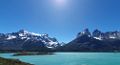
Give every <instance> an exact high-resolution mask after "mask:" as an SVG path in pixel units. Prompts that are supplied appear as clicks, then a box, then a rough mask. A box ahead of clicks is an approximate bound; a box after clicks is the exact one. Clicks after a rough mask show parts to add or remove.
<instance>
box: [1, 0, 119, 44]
mask: <svg viewBox="0 0 120 65" xmlns="http://www.w3.org/2000/svg"><path fill="white" fill-rule="evenodd" d="M85 28H89V30H90V31H93V30H94V29H99V30H101V31H104V32H105V31H114V30H120V1H119V0H0V32H1V33H8V32H16V31H18V30H20V29H25V30H28V31H30V32H35V33H41V34H43V33H47V34H49V36H51V37H56V38H57V39H58V41H60V42H66V43H67V42H70V41H71V40H73V39H74V38H75V37H76V35H77V33H78V32H80V31H82V30H83V29H85Z"/></svg>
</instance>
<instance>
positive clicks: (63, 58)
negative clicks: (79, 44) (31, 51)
mask: <svg viewBox="0 0 120 65" xmlns="http://www.w3.org/2000/svg"><path fill="white" fill-rule="evenodd" d="M12 55H13V53H2V54H0V56H1V57H4V58H15V59H20V60H21V61H24V62H28V63H32V64H35V65H120V53H55V54H54V55H32V56H12Z"/></svg>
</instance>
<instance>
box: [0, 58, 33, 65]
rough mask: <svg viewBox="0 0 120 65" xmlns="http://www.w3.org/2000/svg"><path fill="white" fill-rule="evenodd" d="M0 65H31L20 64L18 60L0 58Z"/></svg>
mask: <svg viewBox="0 0 120 65" xmlns="http://www.w3.org/2000/svg"><path fill="white" fill-rule="evenodd" d="M0 65H32V64H29V63H25V62H21V61H20V60H18V59H5V58H2V57H0Z"/></svg>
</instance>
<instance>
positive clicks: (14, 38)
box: [0, 30, 59, 51]
mask: <svg viewBox="0 0 120 65" xmlns="http://www.w3.org/2000/svg"><path fill="white" fill-rule="evenodd" d="M58 45H59V43H58V41H57V40H56V38H51V37H49V36H48V34H36V33H33V32H28V31H25V30H20V31H18V32H13V33H7V34H3V33H1V34H0V50H15V51H16V50H31V51H34V50H38V51H45V50H48V49H53V48H55V47H57V46H58Z"/></svg>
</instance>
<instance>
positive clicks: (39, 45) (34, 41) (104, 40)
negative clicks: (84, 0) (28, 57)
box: [0, 29, 120, 52]
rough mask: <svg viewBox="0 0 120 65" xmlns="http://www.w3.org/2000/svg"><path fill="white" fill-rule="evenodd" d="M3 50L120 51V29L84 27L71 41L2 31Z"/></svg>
mask: <svg viewBox="0 0 120 65" xmlns="http://www.w3.org/2000/svg"><path fill="white" fill-rule="evenodd" d="M0 50H2V51H6V50H7V51H11V50H12V51H66V52H67V51H69V52H113V51H120V31H110V32H101V31H100V30H98V29H96V30H94V31H93V32H90V31H89V29H84V30H83V31H82V32H79V33H78V34H77V36H76V38H75V39H73V40H72V41H70V42H69V43H59V42H58V41H57V39H56V38H54V37H53V38H52V37H49V35H48V34H37V33H33V32H28V31H26V30H19V31H18V32H12V33H6V34H4V33H0Z"/></svg>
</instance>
